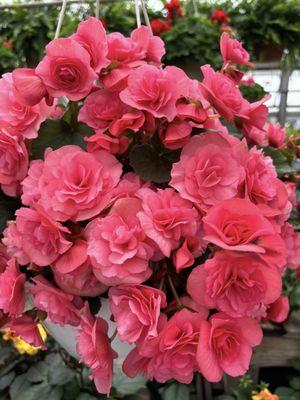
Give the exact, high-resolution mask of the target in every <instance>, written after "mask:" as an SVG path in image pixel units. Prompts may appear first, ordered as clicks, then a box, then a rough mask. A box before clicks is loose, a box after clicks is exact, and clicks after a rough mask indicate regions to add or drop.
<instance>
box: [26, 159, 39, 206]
mask: <svg viewBox="0 0 300 400" xmlns="http://www.w3.org/2000/svg"><path fill="white" fill-rule="evenodd" d="M43 166H44V161H42V160H32V161H31V162H30V166H29V170H28V172H27V176H26V178H25V179H24V180H23V181H22V182H21V186H22V196H21V199H22V203H23V204H25V205H26V206H32V205H33V204H35V203H37V202H38V201H39V200H40V198H41V192H40V189H39V179H40V177H41V176H42V173H43Z"/></svg>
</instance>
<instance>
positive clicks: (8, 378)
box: [0, 371, 16, 390]
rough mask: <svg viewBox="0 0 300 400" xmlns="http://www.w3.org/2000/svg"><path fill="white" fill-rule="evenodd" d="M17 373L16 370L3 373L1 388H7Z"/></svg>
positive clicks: (0, 379) (0, 381)
mask: <svg viewBox="0 0 300 400" xmlns="http://www.w3.org/2000/svg"><path fill="white" fill-rule="evenodd" d="M15 376H16V373H15V372H14V371H11V372H9V373H8V374H7V375H3V376H1V378H0V390H3V389H6V388H7V387H8V386H9V385H10V384H11V383H12V381H13V380H14V378H15Z"/></svg>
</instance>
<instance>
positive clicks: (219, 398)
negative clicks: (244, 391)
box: [216, 394, 235, 400]
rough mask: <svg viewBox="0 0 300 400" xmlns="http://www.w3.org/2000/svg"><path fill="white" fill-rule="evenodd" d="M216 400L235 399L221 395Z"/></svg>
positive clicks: (227, 395)
mask: <svg viewBox="0 0 300 400" xmlns="http://www.w3.org/2000/svg"><path fill="white" fill-rule="evenodd" d="M216 400H235V398H234V397H233V396H230V395H229V394H221V396H218V397H217V398H216Z"/></svg>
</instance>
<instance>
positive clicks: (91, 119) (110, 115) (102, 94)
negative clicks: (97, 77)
mask: <svg viewBox="0 0 300 400" xmlns="http://www.w3.org/2000/svg"><path fill="white" fill-rule="evenodd" d="M129 109H130V108H129V107H128V106H127V105H126V104H124V103H123V102H122V101H121V100H120V97H119V94H118V93H111V92H109V91H107V90H105V89H104V90H103V89H102V90H96V91H95V92H93V93H91V94H90V95H89V96H88V97H87V98H86V99H85V101H84V103H83V106H82V107H81V109H80V111H79V115H78V121H81V122H84V123H85V124H87V125H89V126H90V127H91V128H94V129H97V130H98V131H99V132H104V131H106V130H107V129H109V130H110V126H111V124H112V123H113V122H114V121H116V120H118V119H120V118H121V117H122V116H123V115H124V114H126V113H127V112H128V111H129Z"/></svg>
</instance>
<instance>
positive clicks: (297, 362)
mask: <svg viewBox="0 0 300 400" xmlns="http://www.w3.org/2000/svg"><path fill="white" fill-rule="evenodd" d="M290 365H291V366H292V367H293V368H295V369H296V370H297V371H300V359H299V358H294V359H293V360H290Z"/></svg>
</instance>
